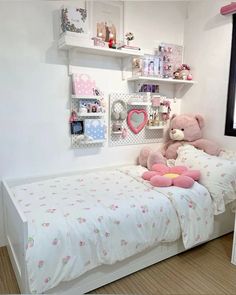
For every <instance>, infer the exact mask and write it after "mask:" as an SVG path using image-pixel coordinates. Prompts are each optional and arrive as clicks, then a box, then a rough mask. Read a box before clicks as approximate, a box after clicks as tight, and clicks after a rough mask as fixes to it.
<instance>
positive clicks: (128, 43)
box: [125, 32, 134, 46]
mask: <svg viewBox="0 0 236 295" xmlns="http://www.w3.org/2000/svg"><path fill="white" fill-rule="evenodd" d="M125 39H126V42H127V46H129V45H130V41H132V40H134V34H133V33H131V32H128V33H126V34H125Z"/></svg>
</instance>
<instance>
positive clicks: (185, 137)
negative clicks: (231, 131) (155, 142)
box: [139, 115, 221, 170]
mask: <svg viewBox="0 0 236 295" xmlns="http://www.w3.org/2000/svg"><path fill="white" fill-rule="evenodd" d="M203 127H204V119H203V117H202V116H201V115H173V116H172V117H171V119H170V127H169V130H168V131H167V136H166V137H167V138H166V140H165V144H164V146H163V148H162V150H157V151H153V150H152V149H151V148H149V147H144V148H143V149H142V150H141V151H140V154H139V164H140V165H142V166H144V167H147V168H148V169H149V170H151V168H152V166H153V165H154V164H166V161H167V160H168V159H176V158H177V150H178V148H179V147H180V146H182V145H184V144H190V145H193V146H194V147H195V148H197V149H200V150H203V151H204V152H206V153H207V154H209V155H213V156H218V155H219V153H220V151H221V150H220V148H219V146H218V145H217V144H216V143H214V142H212V141H210V140H208V139H204V138H202V128H203Z"/></svg>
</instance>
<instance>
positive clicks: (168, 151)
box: [164, 142, 182, 159]
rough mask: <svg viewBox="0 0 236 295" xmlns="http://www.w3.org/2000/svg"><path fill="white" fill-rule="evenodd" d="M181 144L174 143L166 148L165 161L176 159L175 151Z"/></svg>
mask: <svg viewBox="0 0 236 295" xmlns="http://www.w3.org/2000/svg"><path fill="white" fill-rule="evenodd" d="M181 145H182V144H181V143H180V142H175V143H173V144H171V145H169V146H168V148H167V149H166V151H165V153H164V156H165V157H166V158H167V159H176V158H177V150H178V148H179V147H180V146H181Z"/></svg>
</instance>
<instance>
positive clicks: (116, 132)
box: [111, 131, 123, 135]
mask: <svg viewBox="0 0 236 295" xmlns="http://www.w3.org/2000/svg"><path fill="white" fill-rule="evenodd" d="M111 133H112V134H115V135H118V134H122V133H123V132H122V131H112V132H111Z"/></svg>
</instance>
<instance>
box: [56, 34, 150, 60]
mask: <svg viewBox="0 0 236 295" xmlns="http://www.w3.org/2000/svg"><path fill="white" fill-rule="evenodd" d="M58 48H59V49H61V50H69V49H72V48H75V49H77V50H78V51H79V52H82V53H87V54H96V55H104V56H113V57H127V56H143V55H144V54H143V52H142V51H141V50H131V49H122V50H120V49H112V48H108V47H99V46H94V45H82V44H81V39H80V38H79V39H77V38H76V37H74V36H68V35H66V34H64V35H63V36H62V37H61V38H60V39H59V41H58Z"/></svg>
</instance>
